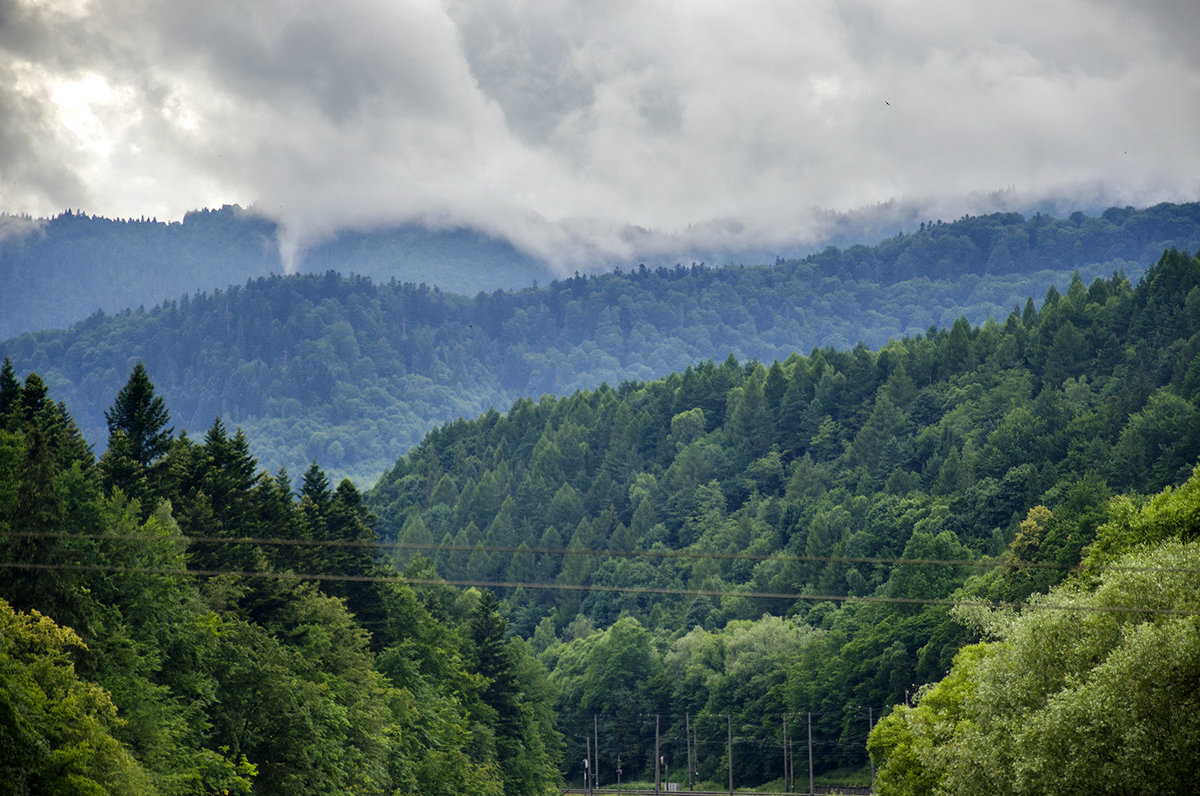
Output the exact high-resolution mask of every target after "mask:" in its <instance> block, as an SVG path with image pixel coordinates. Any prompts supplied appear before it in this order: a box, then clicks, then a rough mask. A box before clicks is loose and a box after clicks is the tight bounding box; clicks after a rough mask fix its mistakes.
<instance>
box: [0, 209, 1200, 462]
mask: <svg viewBox="0 0 1200 796" xmlns="http://www.w3.org/2000/svg"><path fill="white" fill-rule="evenodd" d="M73 223H75V222H73ZM78 223H81V224H82V223H84V222H82V221H79V222H78ZM87 223H89V224H90V223H93V222H87ZM197 223H198V222H197ZM213 223H216V220H215V219H214V220H213ZM185 226H186V225H185ZM1189 241H1195V242H1196V243H1197V244H1200V204H1196V205H1178V206H1176V205H1163V206H1159V207H1156V208H1151V209H1148V210H1144V211H1133V210H1112V211H1108V212H1106V213H1105V214H1103V215H1102V216H1099V217H1096V218H1088V217H1085V216H1082V214H1076V215H1073V216H1072V217H1071V218H1068V219H1065V220H1061V221H1056V220H1054V219H1051V218H1049V217H1048V216H1037V217H1034V218H1029V219H1025V218H1022V217H1020V216H1018V215H1015V214H1010V215H997V216H986V217H978V218H965V219H962V220H960V221H957V222H954V223H951V224H940V223H938V224H931V225H929V226H927V227H926V228H924V229H922V230H920V231H919V232H918V233H917V234H914V235H906V236H900V237H897V238H893V239H889V240H887V241H884V242H883V243H881V244H879V245H878V246H874V247H866V246H854V247H851V248H849V249H846V250H844V251H843V250H839V249H828V250H826V251H825V252H823V253H821V254H818V255H814V256H812V257H809V258H806V259H804V260H796V261H781V262H778V263H776V264H774V265H769V266H757V267H728V268H706V267H700V266H692V267H687V268H674V269H665V268H660V269H645V268H638V269H634V270H633V271H630V272H627V273H609V274H604V275H601V276H587V277H585V276H577V277H572V278H570V279H565V280H561V281H556V282H553V283H551V284H550V285H547V286H545V287H542V288H537V289H533V288H530V289H525V290H522V291H519V292H503V291H497V292H493V293H481V294H479V295H476V296H475V297H473V298H471V297H465V296H459V295H455V294H451V293H445V292H441V291H438V290H435V289H431V288H428V287H425V286H420V285H414V284H407V283H400V282H390V281H389V282H386V283H382V284H376V283H373V282H371V281H369V280H367V279H364V278H362V277H344V276H339V275H337V274H334V273H331V272H330V273H326V274H323V275H319V276H316V275H303V276H292V277H264V278H257V279H254V280H251V281H249V282H247V283H246V284H244V285H242V286H238V287H232V288H229V289H227V290H221V291H214V292H212V293H206V294H198V295H195V296H185V297H184V298H182V299H180V300H178V301H170V302H166V303H165V304H162V305H159V306H158V307H155V308H153V309H151V310H149V311H145V312H143V311H137V312H127V313H121V314H119V315H116V316H109V315H101V314H96V315H93V316H92V317H90V318H88V319H87V320H85V321H83V322H81V323H79V324H76V325H75V326H73V327H71V328H70V329H68V330H64V331H53V332H39V333H37V334H31V335H24V336H21V337H19V338H15V339H12V340H8V341H6V342H4V343H2V344H0V354H2V355H5V356H9V357H11V358H12V359H13V361H14V363H15V364H16V366H17V367H18V369H19V370H22V371H25V370H36V371H37V372H38V373H39V374H41V375H42V377H43V378H45V379H46V381H47V383H49V384H50V385H51V386H52V387H53V389H54V391H55V394H56V395H58V396H59V397H60V398H61V399H62V400H65V401H66V403H67V405H68V406H69V407H70V409H71V411H72V413H73V414H74V415H75V417H76V418H77V419H78V422H79V424H80V426H81V428H82V430H83V431H84V434H85V436H86V437H87V438H88V439H89V440H91V441H92V442H93V443H96V444H98V443H99V442H101V441H102V440H103V438H104V421H103V409H104V396H107V395H111V394H113V393H114V392H115V391H116V390H117V389H119V388H120V385H121V383H122V381H123V379H124V377H125V375H126V374H127V373H129V371H130V369H131V368H132V367H133V364H134V363H135V362H136V361H137V360H139V359H140V360H142V361H144V362H145V364H146V366H147V367H148V369H149V371H150V373H151V376H152V378H153V379H154V380H155V382H156V383H157V384H158V385H159V387H160V389H161V391H162V392H163V394H164V396H165V397H166V398H167V400H168V401H169V403H170V404H171V406H172V407H173V408H174V409H173V411H174V415H175V418H176V423H177V424H178V425H179V427H180V428H181V429H183V428H186V429H189V430H190V431H192V432H193V433H199V432H201V431H202V430H203V429H205V428H207V427H208V426H209V424H210V423H211V422H212V419H213V418H214V417H216V416H218V415H220V416H222V417H223V418H224V419H225V420H226V421H227V422H229V423H230V424H231V425H237V426H241V427H242V428H243V429H245V431H246V432H247V433H248V434H250V435H251V436H252V437H253V438H254V439H256V440H258V441H259V443H258V444H259V445H260V446H261V447H260V455H259V458H260V460H261V461H262V462H263V464H264V465H265V466H267V467H269V468H271V469H272V470H276V469H278V468H279V467H286V468H287V469H288V470H289V471H290V472H291V473H292V474H293V475H295V474H297V473H299V472H302V471H303V469H304V468H305V467H307V465H308V463H309V462H310V461H312V460H313V459H317V460H319V461H321V462H322V464H323V465H324V466H326V467H328V468H329V469H330V470H331V472H333V473H335V474H336V475H337V476H339V477H340V476H343V475H348V476H351V477H353V478H354V479H355V480H357V481H359V482H360V483H370V482H373V481H374V480H375V479H376V478H377V477H378V475H379V474H380V473H382V472H383V471H384V470H385V469H386V468H387V467H389V466H390V465H391V464H392V463H393V462H394V461H395V459H396V457H397V456H399V455H400V454H401V453H403V452H404V451H405V450H407V449H408V448H409V447H411V446H412V445H414V444H416V443H417V442H418V441H420V439H421V438H422V436H423V435H424V434H425V433H426V432H427V431H428V430H429V429H430V428H433V427H434V426H435V425H437V424H439V423H443V422H446V421H449V420H452V419H454V418H457V417H472V416H475V415H478V414H480V413H482V412H485V411H487V410H488V409H489V408H490V407H493V406H494V407H497V408H504V407H507V406H509V405H511V403H512V402H513V401H515V400H516V399H517V398H519V397H521V396H534V397H536V396H540V395H542V394H551V395H562V394H567V393H569V392H571V391H573V390H576V389H588V388H593V387H596V386H597V385H599V384H600V383H602V382H607V383H609V384H619V383H620V382H622V381H625V380H627V379H652V378H656V377H660V376H665V375H666V374H668V373H671V372H674V371H679V370H682V369H684V368H686V367H688V366H689V365H693V364H694V363H696V362H699V361H702V360H705V359H714V360H718V361H719V360H721V359H724V358H725V357H726V356H727V355H728V354H729V353H731V352H732V353H733V354H734V355H735V356H736V357H737V358H738V359H743V360H744V359H758V360H761V361H764V362H769V361H771V360H773V359H777V358H778V359H785V358H787V357H788V356H789V355H790V354H792V353H793V352H796V351H801V352H805V351H810V350H811V349H812V348H814V347H833V348H838V349H848V348H850V347H851V346H853V345H855V344H856V343H857V342H859V341H862V342H864V343H865V344H866V345H867V346H868V347H871V348H877V347H879V346H882V345H883V344H884V343H886V342H887V340H888V339H890V338H900V337H904V336H914V335H918V334H923V333H924V332H925V330H927V329H929V328H930V327H934V326H936V327H946V328H948V327H950V326H951V325H952V324H953V323H954V321H955V319H956V318H958V317H960V316H965V317H966V318H967V319H968V320H969V321H971V322H972V323H982V322H983V321H984V320H986V319H987V318H988V317H989V316H993V315H994V316H996V317H998V318H1003V317H1005V316H1006V315H1007V314H1008V313H1009V312H1010V311H1011V310H1012V309H1013V307H1014V306H1024V304H1025V302H1026V300H1027V298H1028V297H1029V296H1041V295H1042V294H1043V293H1044V292H1045V290H1046V286H1047V285H1049V284H1051V283H1054V284H1057V285H1059V286H1060V287H1065V286H1066V285H1067V284H1068V283H1069V282H1070V281H1071V278H1072V275H1073V274H1074V272H1075V271H1079V273H1080V275H1081V278H1082V279H1083V280H1084V282H1085V284H1088V283H1090V282H1091V281H1092V280H1093V279H1095V278H1096V277H1105V278H1107V277H1110V276H1111V275H1112V274H1113V273H1114V271H1117V270H1120V269H1124V271H1125V272H1126V273H1127V274H1128V275H1130V276H1131V277H1132V278H1136V275H1137V274H1138V273H1140V271H1141V269H1142V268H1144V267H1145V264H1147V263H1149V262H1153V261H1154V259H1156V258H1157V257H1158V256H1159V255H1160V254H1161V252H1162V247H1163V246H1164V244H1165V245H1166V246H1170V245H1175V243H1176V242H1178V243H1179V244H1180V245H1191V244H1190V243H1188V242H1189ZM1146 252H1149V254H1145V253H1146ZM1143 254H1145V256H1144V257H1143V256H1142V255H1143ZM1127 257H1139V258H1141V259H1136V260H1134V259H1125V258H1127ZM64 289H66V288H64ZM50 295H53V292H52V291H51V294H50Z"/></svg>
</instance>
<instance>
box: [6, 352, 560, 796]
mask: <svg viewBox="0 0 1200 796" xmlns="http://www.w3.org/2000/svg"><path fill="white" fill-rule="evenodd" d="M107 415H108V423H109V429H110V432H109V439H108V447H107V449H106V450H105V452H104V454H103V455H102V456H101V457H100V458H99V460H96V459H95V458H94V457H93V455H92V453H91V451H90V448H89V446H88V445H87V443H86V442H85V441H84V440H83V438H82V437H81V436H80V434H79V431H78V429H77V427H76V426H75V424H74V422H73V420H72V419H71V417H70V415H69V413H67V411H66V410H65V408H64V406H63V404H61V403H56V402H54V401H53V396H52V394H51V393H50V392H49V391H48V390H47V388H46V385H45V383H44V382H42V380H41V378H40V377H39V376H38V375H37V374H36V373H30V374H29V375H28V376H27V377H26V378H25V379H24V381H23V383H22V382H21V381H19V380H18V379H17V378H16V376H15V373H14V371H13V368H12V367H11V363H9V362H7V361H6V362H5V366H4V368H3V370H2V371H0V548H2V551H0V560H2V561H3V567H4V569H5V572H4V577H3V578H0V627H2V628H3V632H0V750H2V751H0V792H3V793H13V794H26V793H30V794H33V793H46V794H50V793H53V794H68V793H70V794H85V793H86V794H101V793H122V794H251V793H253V794H273V793H275V794H296V793H312V794H348V793H361V794H392V793H412V794H444V796H460V795H461V794H463V793H472V794H485V795H486V796H500V794H530V795H531V796H532V795H533V794H552V793H557V792H558V790H557V783H558V781H559V775H558V771H557V766H556V764H557V760H558V749H559V744H560V741H559V736H558V734H557V732H556V731H555V730H554V727H553V716H552V713H551V705H550V703H549V700H548V696H547V695H548V694H549V693H550V690H549V686H548V683H547V679H546V673H545V671H544V669H543V668H542V667H541V666H540V664H539V663H538V662H537V661H536V659H535V657H534V655H533V653H532V652H531V651H530V648H529V645H528V644H527V643H526V642H523V641H521V640H520V639H517V638H512V637H510V634H509V633H508V628H507V622H506V621H505V619H504V618H503V617H502V616H501V615H500V614H499V612H498V608H497V605H496V601H495V598H494V597H493V596H492V595H491V594H490V593H489V592H480V591H478V590H465V591H463V590H451V589H449V588H422V589H419V590H417V589H414V588H412V587H410V586H408V585H407V584H406V583H405V582H404V581H403V580H402V579H400V578H398V577H397V576H396V573H394V572H393V571H391V570H390V569H388V567H387V566H386V564H384V563H381V562H379V561H377V560H376V556H375V550H376V546H375V544H374V528H373V524H374V518H373V517H372V515H371V514H370V512H369V511H368V510H367V509H366V507H365V506H364V504H363V501H362V496H361V494H360V493H359V492H358V490H357V489H356V488H355V487H354V485H353V484H351V483H350V482H349V481H342V482H341V483H340V484H338V485H337V486H336V487H333V486H331V484H330V483H329V481H328V479H327V477H326V476H325V475H324V473H323V472H322V471H321V470H320V468H318V467H316V466H313V467H310V468H309V470H308V471H306V472H305V474H304V478H303V485H302V487H301V488H300V489H299V490H298V491H293V489H292V487H291V485H290V484H289V483H288V481H287V479H280V478H276V477H272V476H270V475H269V474H267V473H266V472H263V471H259V470H258V469H257V464H256V462H255V460H254V458H253V457H252V456H251V454H250V453H249V443H248V441H247V440H246V437H245V436H244V435H243V434H242V433H241V432H240V431H237V432H234V433H230V432H229V431H228V430H227V429H226V428H225V427H224V426H223V424H221V423H220V422H219V421H218V422H216V423H214V424H213V425H212V427H211V428H209V430H208V432H207V433H206V434H205V435H204V437H203V439H202V440H192V439H190V438H188V437H187V436H186V435H182V434H181V435H175V434H174V429H173V426H171V425H170V413H169V410H168V409H167V408H166V406H165V405H164V403H163V401H162V398H161V397H160V396H157V395H156V394H155V391H154V386H153V384H152V383H151V382H150V379H149V377H148V375H147V373H146V371H145V370H144V369H143V368H141V367H140V366H138V367H135V369H134V371H133V373H132V374H131V375H130V377H129V380H128V382H127V383H126V385H125V387H123V388H122V390H121V391H120V393H119V394H118V395H117V396H116V400H115V401H114V403H113V404H112V406H111V408H110V411H109V412H108V413H107ZM306 573H316V574H317V575H319V576H320V577H313V576H312V575H311V574H306ZM418 574H419V573H418Z"/></svg>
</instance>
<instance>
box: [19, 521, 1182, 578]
mask: <svg viewBox="0 0 1200 796" xmlns="http://www.w3.org/2000/svg"><path fill="white" fill-rule="evenodd" d="M0 536H9V537H17V538H35V539H36V538H47V539H88V540H97V541H118V542H183V543H185V544H250V545H266V546H280V547H286V546H293V547H318V548H319V547H332V548H358V549H373V550H393V551H394V550H413V551H417V552H423V553H424V552H429V553H440V552H451V553H473V552H476V551H480V552H484V553H526V554H530V555H556V556H557V555H562V556H591V557H595V558H651V559H652V558H658V559H682V560H717V561H756V562H762V561H775V562H781V563H799V564H806V563H807V564H868V565H875V566H946V567H980V568H985V569H986V568H993V569H995V568H1008V569H1048V570H1058V571H1081V570H1082V569H1084V566H1083V565H1082V564H1074V565H1072V564H1058V563H1054V562H1050V561H1023V560H1014V559H1002V558H981V559H941V558H905V557H891V556H819V555H803V556H801V555H794V554H790V553H745V552H741V553H729V552H721V551H713V550H665V549H649V550H645V549H642V550H620V549H614V548H587V547H529V546H527V545H516V546H514V545H485V544H477V545H459V544H435V543H429V542H386V541H365V540H353V539H296V538H287V537H255V536H185V535H171V536H163V535H154V534H111V533H90V532H80V533H76V532H73V531H6V532H4V533H3V534H0ZM1095 570H1096V571H1117V572H1143V571H1152V572H1164V573H1185V574H1187V573H1190V574H1197V575H1200V570H1197V569H1191V568H1186V567H1138V566H1126V565H1121V564H1104V565H1100V566H1098V567H1096V568H1095Z"/></svg>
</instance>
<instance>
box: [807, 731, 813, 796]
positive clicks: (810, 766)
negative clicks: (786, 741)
mask: <svg viewBox="0 0 1200 796" xmlns="http://www.w3.org/2000/svg"><path fill="white" fill-rule="evenodd" d="M808 792H809V794H810V796H811V794H812V792H813V761H812V711H811V710H810V711H809V712H808Z"/></svg>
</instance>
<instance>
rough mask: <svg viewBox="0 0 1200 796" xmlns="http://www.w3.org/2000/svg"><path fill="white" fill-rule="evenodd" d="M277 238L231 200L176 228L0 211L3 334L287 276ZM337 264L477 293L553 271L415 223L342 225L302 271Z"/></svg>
mask: <svg viewBox="0 0 1200 796" xmlns="http://www.w3.org/2000/svg"><path fill="white" fill-rule="evenodd" d="M278 234H279V230H278V227H277V225H276V224H275V223H274V222H273V221H270V220H269V219H266V218H263V217H261V216H258V215H255V214H254V213H252V212H249V211H245V210H242V209H241V208H240V207H236V206H228V205H227V206H225V207H223V208H221V209H219V210H198V211H194V212H191V213H188V214H187V215H185V216H184V217H183V220H182V221H176V222H171V223H163V222H160V221H157V220H154V219H137V220H133V219H129V220H113V219H108V218H102V217H100V216H89V215H86V214H81V213H75V212H66V213H62V214H61V215H58V216H55V217H54V218H51V219H37V220H35V219H30V218H23V217H16V216H0V285H2V286H3V290H2V291H0V295H3V299H0V302H2V305H3V312H0V338H5V337H11V336H14V335H17V334H21V333H24V332H32V331H39V330H42V329H54V328H62V327H66V326H68V325H70V324H72V323H74V322H76V321H79V320H81V319H83V318H86V317H88V316H89V315H91V314H92V313H94V312H96V311H97V310H100V311H102V312H105V313H114V312H119V311H121V310H124V309H129V308H137V307H151V306H154V305H156V304H159V303H161V302H162V301H165V300H170V299H177V298H179V297H180V296H181V295H183V294H191V293H195V292H197V291H201V290H211V289H213V288H221V287H225V286H227V285H232V284H240V283H243V282H245V281H246V280H247V279H251V278H256V277H260V276H269V275H272V274H282V273H283V271H284V265H283V263H282V262H281V260H280V255H279V239H278ZM331 268H332V269H335V270H338V271H341V272H342V273H346V274H350V273H354V274H359V275H363V276H369V277H371V278H373V279H376V280H379V281H387V280H389V279H393V278H394V279H397V280H399V281H402V282H413V283H422V282H423V283H426V284H429V285H438V286H440V287H441V288H442V289H444V290H452V291H457V292H462V293H467V294H471V295H473V294H475V293H476V292H478V291H480V290H488V291H491V290H496V289H497V288H519V287H525V286H527V285H530V284H532V283H534V282H535V281H538V280H541V281H543V282H545V281H548V280H549V278H550V272H549V271H548V270H547V267H546V266H545V265H544V264H543V263H540V262H539V261H537V260H536V259H535V258H533V257H530V256H529V255H526V254H523V253H521V252H519V251H517V250H516V249H515V248H513V246H512V245H510V244H509V243H507V242H504V241H501V240H497V239H495V238H490V237H488V236H487V235H484V234H482V233H480V232H477V231H474V230H469V229H429V228H426V227H423V226H420V225H405V226H399V227H392V228H386V229H380V230H376V231H372V232H354V231H345V232H341V233H339V234H337V235H334V236H333V237H331V238H329V239H327V240H324V241H322V242H319V243H317V244H315V245H313V246H312V247H311V248H309V249H307V250H305V251H304V252H302V253H301V255H300V261H299V262H298V263H297V264H296V269H297V270H298V271H299V272H303V273H324V272H325V271H327V270H329V269H331Z"/></svg>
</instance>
